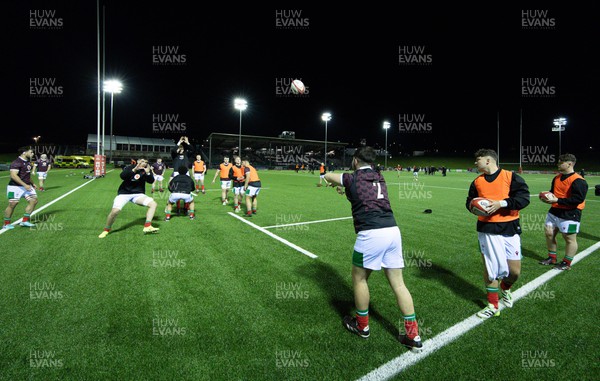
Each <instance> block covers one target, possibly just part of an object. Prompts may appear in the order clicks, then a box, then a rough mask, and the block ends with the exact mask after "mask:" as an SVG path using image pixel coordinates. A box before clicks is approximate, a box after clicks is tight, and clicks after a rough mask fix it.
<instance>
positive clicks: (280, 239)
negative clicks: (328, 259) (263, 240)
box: [228, 212, 318, 258]
mask: <svg viewBox="0 0 600 381" xmlns="http://www.w3.org/2000/svg"><path fill="white" fill-rule="evenodd" d="M228 214H229V215H230V216H232V217H235V218H237V219H238V220H240V221H242V222H243V223H245V224H248V225H250V226H252V227H253V228H254V229H257V230H259V231H261V232H263V233H265V234H266V235H268V236H269V237H271V238H275V239H276V240H278V241H279V242H281V243H283V244H284V245H287V246H289V247H291V248H292V249H294V250H297V251H299V252H301V253H302V254H304V255H306V256H309V257H311V258H318V257H317V256H316V255H314V254H313V253H311V252H310V251H308V250H304V249H303V248H301V247H300V246H298V245H295V244H293V243H291V242H290V241H288V240H286V239H283V238H281V237H280V236H278V235H275V234H273V233H271V232H270V231H268V230H266V229H265V228H263V227H260V226H258V225H256V224H253V223H252V222H250V221H248V220H246V219H245V218H244V217H240V216H238V215H237V214H234V213H231V212H228ZM246 218H247V217H246Z"/></svg>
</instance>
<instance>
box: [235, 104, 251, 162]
mask: <svg viewBox="0 0 600 381" xmlns="http://www.w3.org/2000/svg"><path fill="white" fill-rule="evenodd" d="M233 107H234V108H235V109H236V110H240V134H239V137H238V155H239V156H240V157H242V111H244V110H245V109H247V108H248V102H246V100H245V99H240V98H236V99H234V101H233Z"/></svg>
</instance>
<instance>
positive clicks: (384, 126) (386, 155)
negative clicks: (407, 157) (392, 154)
mask: <svg viewBox="0 0 600 381" xmlns="http://www.w3.org/2000/svg"><path fill="white" fill-rule="evenodd" d="M383 129H384V130H385V164H384V166H385V169H384V170H386V171H387V158H388V151H387V132H388V130H389V129H390V122H383Z"/></svg>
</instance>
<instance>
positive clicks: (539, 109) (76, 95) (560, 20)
mask: <svg viewBox="0 0 600 381" xmlns="http://www.w3.org/2000/svg"><path fill="white" fill-rule="evenodd" d="M14 3H15V4H12V5H8V6H5V8H6V10H5V11H4V12H3V13H4V17H3V20H4V21H3V22H4V27H5V31H4V33H3V37H2V39H3V44H2V46H3V47H4V51H5V52H7V54H6V55H4V56H5V59H4V60H3V61H4V63H5V64H8V65H7V66H8V72H5V81H7V82H8V87H9V89H5V91H4V102H3V105H4V112H3V114H4V115H5V116H8V117H7V118H6V117H5V118H4V121H5V123H4V129H7V128H9V127H10V128H13V126H17V127H18V128H16V130H15V132H16V133H15V134H14V135H13V136H11V137H10V139H9V140H10V141H9V142H6V141H5V142H3V143H4V144H6V145H7V147H8V146H11V145H15V146H16V145H23V144H29V143H31V142H32V139H31V137H32V136H35V135H41V136H42V141H43V142H46V143H49V142H54V143H63V144H82V143H84V142H85V140H86V137H87V134H88V133H95V132H96V97H97V92H96V91H97V90H96V80H97V78H96V70H97V67H96V13H95V11H96V7H95V5H96V4H95V3H96V2H95V1H86V2H85V4H84V2H80V1H60V2H58V1H57V2H27V1H24V2H20V3H18V4H17V2H14ZM123 3H124V2H122V1H104V2H101V5H102V4H104V5H105V6H106V26H107V32H106V33H107V34H106V77H107V78H113V77H115V78H119V79H121V80H122V81H123V83H124V87H125V89H124V91H123V93H121V94H119V95H116V96H115V119H114V133H115V134H117V135H130V136H148V137H159V138H162V137H165V138H173V137H178V136H179V135H180V134H179V133H164V132H156V131H154V130H153V125H152V117H153V114H163V115H164V114H169V115H172V116H173V115H175V116H177V117H178V118H179V120H178V121H179V122H185V124H186V128H187V132H186V134H187V135H189V136H190V137H192V138H194V139H197V140H201V139H204V138H206V137H207V136H208V134H210V133H211V132H228V133H237V132H238V128H239V113H238V111H237V110H235V109H233V106H232V103H233V98H234V97H235V96H243V97H245V98H246V99H247V100H248V103H249V108H248V110H247V111H245V112H244V114H243V124H242V126H243V133H244V134H252V135H270V136H277V135H278V134H279V133H280V132H281V131H284V130H291V131H295V132H296V137H297V138H301V139H315V140H322V139H323V138H324V123H323V122H322V121H321V119H320V115H321V113H322V112H324V111H330V112H331V113H332V114H333V118H332V120H331V122H329V124H328V138H329V140H334V141H338V140H339V141H344V142H349V143H351V144H352V143H354V144H356V143H357V142H358V141H359V139H360V138H366V139H367V143H368V144H381V145H383V143H384V138H385V133H384V131H383V129H382V122H383V121H384V120H388V121H390V122H391V123H392V128H391V129H390V130H389V132H388V142H389V143H390V145H391V144H392V143H394V142H395V143H396V144H401V146H400V147H401V149H402V150H403V151H410V150H414V149H435V148H437V149H440V150H441V151H454V150H458V151H462V150H466V152H472V151H473V150H474V149H476V148H480V147H482V146H488V147H493V148H495V147H496V118H497V113H498V112H500V126H501V150H503V151H507V150H511V149H516V148H517V147H518V128H519V110H520V109H522V110H523V126H524V145H548V146H550V147H551V148H552V149H554V148H555V147H556V146H557V145H558V137H557V134H556V133H553V132H551V131H550V128H551V127H552V119H553V118H554V117H557V116H566V117H567V118H568V119H569V124H568V125H567V129H566V131H565V132H564V133H563V134H562V140H563V152H564V151H565V150H570V151H573V152H581V151H584V150H587V151H588V152H590V148H589V147H590V146H593V150H592V151H595V152H597V150H598V147H597V142H598V139H597V138H596V139H594V138H592V137H591V135H592V134H595V135H596V136H597V130H598V125H599V121H600V107H598V104H599V102H598V101H599V100H600V95H599V93H600V87H599V84H600V75H599V67H600V65H599V62H598V59H597V58H596V57H597V56H598V55H597V52H596V50H597V46H598V45H597V41H598V36H599V35H600V33H599V32H600V30H599V29H600V27H599V25H600V24H599V23H598V22H597V19H596V18H597V14H598V6H595V5H591V4H590V5H587V6H586V7H587V8H583V7H575V6H573V7H571V8H552V9H548V8H547V7H544V8H543V9H542V10H547V12H548V13H547V15H546V16H545V19H546V20H548V19H552V20H553V22H554V23H555V24H554V27H553V28H550V29H539V28H538V29H533V30H524V29H522V26H521V23H522V17H523V16H522V9H521V8H520V7H516V6H515V7H512V8H509V7H508V6H502V7H497V8H488V9H484V8H480V7H471V6H457V5H456V4H454V3H453V4H452V7H450V6H449V5H447V6H444V7H443V8H435V7H433V6H415V5H410V6H407V5H404V4H402V3H394V7H398V8H399V9H398V10H394V9H393V8H392V7H391V5H375V3H374V5H373V6H370V7H369V6H368V5H363V6H362V7H340V8H337V7H333V6H321V7H318V8H316V7H315V8H307V7H305V6H301V5H291V4H286V6H285V7H282V8H285V9H286V10H294V11H296V12H299V11H300V12H301V16H300V17H299V18H300V19H307V20H306V21H307V23H308V27H307V28H304V29H300V28H292V29H287V30H286V29H283V30H282V29H277V28H276V21H277V16H276V10H275V9H271V8H257V7H254V6H249V5H247V6H245V7H237V6H234V5H232V4H230V5H228V6H227V7H225V6H223V5H217V7H220V8H219V9H218V10H209V9H207V8H201V7H199V6H198V4H202V3H198V2H193V3H192V2H190V3H189V4H190V5H182V4H187V3H184V2H162V3H160V4H156V5H151V3H147V2H144V3H140V4H137V5H133V4H123ZM191 4H194V5H191ZM211 6H212V5H211ZM537 9H540V8H537ZM31 10H53V11H55V14H54V19H57V18H60V19H61V20H62V26H61V27H60V28H58V29H49V28H42V29H33V28H31V26H30V22H31V15H30V11H31ZM296 16H297V13H296ZM34 18H35V19H36V20H42V22H43V21H44V20H48V19H50V18H52V17H50V16H46V17H39V15H38V16H37V17H34ZM291 18H292V19H294V20H297V19H296V18H294V17H291ZM543 18H544V17H542V16H539V17H537V19H538V20H540V19H543ZM280 19H281V17H280ZM529 19H530V20H531V19H534V20H535V19H536V17H529ZM287 20H289V18H288V19H287ZM156 46H163V47H165V46H169V47H171V49H173V48H175V47H178V49H179V51H178V54H185V60H186V62H185V64H184V65H163V66H160V65H153V62H152V60H153V52H152V50H153V47H156ZM400 46H410V47H415V46H417V47H424V49H425V51H424V54H430V55H431V59H432V63H431V65H413V66H407V65H400V63H399V47H400ZM7 61H8V62H7ZM5 66H6V65H5ZM7 73H10V74H7ZM291 77H294V78H302V80H303V81H304V83H305V85H306V86H308V88H309V94H308V95H307V96H305V97H278V96H277V94H276V79H278V78H286V79H287V78H291ZM524 77H525V78H542V79H547V81H548V83H547V85H548V86H554V90H555V94H554V96H553V97H532V98H526V97H523V96H522V88H521V80H522V78H524ZM30 78H50V79H53V78H54V79H55V80H56V83H55V85H59V86H62V89H63V94H62V96H61V97H54V98H52V97H32V96H31V94H30V86H29V85H30ZM8 94H12V95H11V96H10V97H9V96H8ZM108 102H109V98H108V97H107V109H108V105H109V103H108ZM400 114H402V115H409V116H414V115H423V114H424V121H425V122H428V123H431V131H430V132H427V133H423V132H421V133H408V132H401V131H400V130H399V124H398V122H399V115H400ZM107 128H108V123H107ZM3 140H4V139H3ZM594 140H595V142H594ZM594 143H596V144H594ZM396 147H397V146H396ZM10 149H13V148H12V147H11V148H10ZM395 149H397V148H391V150H392V152H393V151H394V150H395Z"/></svg>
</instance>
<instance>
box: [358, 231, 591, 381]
mask: <svg viewBox="0 0 600 381" xmlns="http://www.w3.org/2000/svg"><path fill="white" fill-rule="evenodd" d="M599 248H600V241H599V242H596V243H595V244H594V245H592V246H590V247H588V248H587V249H585V250H583V251H582V252H581V253H579V254H577V255H576V256H575V258H574V259H573V262H572V264H573V265H574V264H576V263H578V262H579V261H581V260H582V259H584V258H585V257H587V256H588V255H590V254H592V253H593V252H594V251H596V250H598V249H599ZM562 273H563V271H557V270H554V269H552V270H549V271H547V272H545V273H543V274H542V275H540V276H538V277H537V278H535V279H534V280H532V281H531V282H529V283H527V284H525V285H523V286H521V287H520V288H519V289H518V290H516V291H515V292H513V293H512V295H513V303H514V302H516V301H517V300H519V299H522V298H524V297H525V296H527V295H528V294H529V293H531V292H532V291H533V290H535V289H536V288H538V287H540V286H541V285H543V284H544V283H546V282H548V281H549V280H550V279H552V278H554V277H555V276H557V275H559V274H562ZM499 307H500V310H502V309H504V306H503V305H502V303H500V305H499ZM483 322H484V321H483V320H482V319H480V318H478V317H477V315H471V316H469V317H468V318H467V319H465V320H463V321H461V322H459V323H457V324H455V325H453V326H452V327H450V328H448V329H447V330H445V331H444V332H442V333H440V334H438V335H436V336H435V337H433V338H431V339H429V340H426V341H424V342H423V349H422V350H421V352H411V351H408V352H405V353H403V354H402V355H400V356H398V357H396V358H394V359H392V360H390V361H388V362H387V363H385V364H383V365H382V366H380V367H379V368H377V369H375V370H373V371H371V372H369V373H368V374H366V375H364V376H363V377H361V378H359V380H358V381H374V380H377V381H379V380H389V379H390V378H392V377H394V376H396V375H398V374H399V373H401V372H402V371H404V370H406V369H407V368H409V367H410V366H412V365H415V364H416V363H417V362H419V361H421V360H422V359H424V358H425V357H427V356H429V355H430V354H432V353H433V352H435V351H437V350H438V349H440V348H442V347H444V346H446V345H448V344H450V343H451V342H453V341H454V340H456V339H457V338H459V337H460V336H462V335H464V334H465V333H467V332H468V331H470V330H471V329H473V328H475V327H477V326H478V325H480V324H482V323H483Z"/></svg>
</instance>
